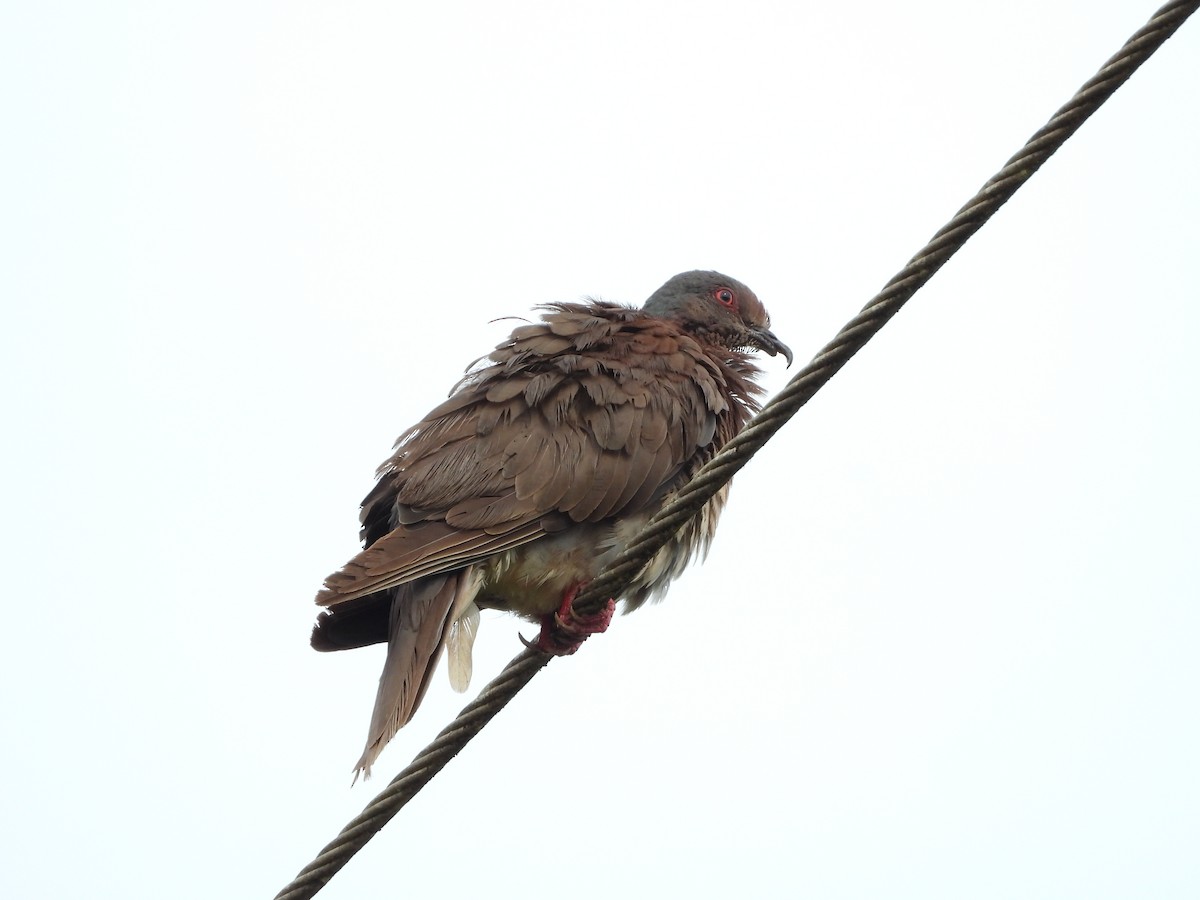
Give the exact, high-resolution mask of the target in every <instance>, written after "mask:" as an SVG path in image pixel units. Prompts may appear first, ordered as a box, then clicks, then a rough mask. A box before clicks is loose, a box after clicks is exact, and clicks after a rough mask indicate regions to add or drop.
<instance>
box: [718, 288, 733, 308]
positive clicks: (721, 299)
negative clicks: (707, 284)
mask: <svg viewBox="0 0 1200 900" xmlns="http://www.w3.org/2000/svg"><path fill="white" fill-rule="evenodd" d="M713 296H714V297H716V298H717V302H718V303H720V304H721V305H722V306H728V307H729V308H730V309H733V307H734V305H735V301H734V298H733V291H731V290H730V289H729V288H717V289H716V290H715V291H713Z"/></svg>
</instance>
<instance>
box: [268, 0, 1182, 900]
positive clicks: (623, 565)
mask: <svg viewBox="0 0 1200 900" xmlns="http://www.w3.org/2000/svg"><path fill="white" fill-rule="evenodd" d="M1197 7H1200V0H1190V2H1175V3H1168V4H1166V5H1165V6H1163V7H1162V8H1161V9H1159V10H1158V12H1156V13H1155V14H1154V15H1153V16H1152V17H1151V19H1150V21H1149V22H1147V23H1146V25H1145V26H1143V27H1142V28H1141V29H1139V30H1138V31H1137V32H1136V33H1135V34H1134V35H1133V36H1132V37H1131V38H1130V39H1129V40H1128V41H1126V42H1125V45H1124V46H1123V47H1122V48H1121V49H1120V51H1118V52H1117V53H1116V54H1115V55H1114V56H1113V57H1112V58H1111V59H1109V60H1108V61H1107V62H1106V63H1105V64H1104V65H1103V66H1101V68H1100V70H1099V72H1097V73H1096V74H1095V75H1094V76H1093V77H1092V78H1091V79H1090V80H1088V81H1087V82H1086V83H1085V84H1084V85H1083V87H1081V88H1080V89H1079V90H1078V91H1077V92H1076V94H1075V96H1074V97H1072V98H1071V100H1070V102H1068V103H1067V104H1066V105H1065V106H1063V107H1062V108H1061V109H1060V110H1058V112H1056V113H1055V114H1054V115H1053V116H1052V117H1051V118H1050V121H1049V122H1047V123H1046V125H1045V126H1043V127H1042V128H1041V130H1039V131H1038V132H1037V133H1036V134H1034V135H1033V137H1031V138H1030V139H1029V140H1028V141H1027V142H1026V144H1025V146H1024V147H1022V148H1021V150H1020V151H1019V152H1018V153H1017V154H1016V155H1014V156H1013V157H1012V158H1011V159H1010V160H1009V161H1008V162H1007V163H1005V165H1004V167H1003V168H1002V169H1001V170H1000V171H999V172H997V173H996V174H995V175H994V176H992V178H991V179H989V180H988V182H987V183H986V184H984V186H983V187H982V188H980V190H979V192H978V193H977V194H976V195H975V196H974V197H972V198H971V199H970V200H969V201H968V202H967V203H966V204H965V205H964V206H963V207H962V209H960V210H959V211H958V212H957V213H956V214H955V215H954V217H953V218H952V219H951V220H950V221H949V222H948V223H946V225H945V226H944V227H943V228H942V229H941V230H940V231H938V233H937V234H935V235H934V236H933V237H932V238H931V239H930V241H929V243H928V244H926V245H925V247H923V248H922V249H921V250H920V251H919V252H918V253H917V254H916V256H914V257H913V258H912V259H910V260H909V261H908V264H907V265H905V267H904V268H903V269H901V270H900V272H898V273H897V274H896V275H895V276H894V277H893V278H892V279H891V280H890V281H888V283H887V284H886V285H885V286H884V288H883V290H882V291H881V292H880V293H879V294H878V295H877V296H876V297H875V298H874V299H872V300H871V302H869V303H868V304H867V305H866V306H865V307H863V309H862V310H861V311H860V312H859V314H858V315H856V316H855V317H854V318H853V319H851V320H850V321H849V322H848V323H846V325H845V326H844V327H843V328H842V329H841V331H839V332H838V333H837V335H836V336H835V337H834V338H833V340H832V341H830V342H829V343H828V344H826V345H825V347H824V348H823V349H822V350H821V351H820V352H819V353H818V354H817V355H816V356H815V357H813V359H812V361H811V362H809V364H808V365H807V366H805V367H804V368H803V369H802V370H801V371H800V372H798V373H797V374H796V375H795V377H793V378H792V380H791V381H789V382H788V384H787V386H786V387H784V389H783V390H782V391H780V392H779V394H777V395H776V396H775V397H774V398H772V399H771V401H770V402H769V403H767V404H766V405H765V406H764V407H763V409H762V411H761V412H759V414H758V415H756V416H755V417H754V418H753V419H752V420H751V421H750V422H749V423H748V424H747V426H746V428H744V429H743V430H742V431H741V432H739V433H738V434H737V435H736V436H735V437H734V438H733V439H732V440H730V441H729V442H728V443H727V444H726V445H725V446H724V447H723V448H722V449H721V451H720V452H719V453H717V454H716V455H715V456H714V457H713V458H712V459H711V460H710V461H709V462H708V463H707V464H706V465H705V466H704V467H703V468H701V469H700V471H699V472H697V473H696V476H695V477H694V478H693V479H692V480H691V481H689V482H688V483H687V484H686V485H684V487H683V488H681V489H680V491H679V492H678V493H677V494H676V495H675V497H674V498H673V499H672V500H671V502H670V503H668V504H667V505H666V506H665V507H663V509H661V510H660V511H659V512H658V513H657V514H655V516H654V517H653V518H652V519H651V520H650V521H649V522H648V523H647V525H646V527H645V528H644V529H643V530H642V532H641V533H640V534H639V535H638V536H637V537H636V538H635V539H634V541H633V542H632V543H631V544H630V545H629V547H627V548H626V549H625V551H624V552H622V553H621V554H620V555H619V556H618V557H617V558H616V559H615V560H614V561H613V564H612V565H611V566H609V568H608V570H607V571H606V572H604V573H603V574H602V575H600V576H599V577H597V578H596V579H594V580H593V581H592V582H591V583H590V584H588V585H587V587H586V588H584V590H582V591H581V592H580V593H579V596H578V597H576V599H575V608H576V609H577V610H578V611H579V612H581V613H584V614H589V613H595V612H598V611H599V609H600V607H601V606H602V605H603V604H605V603H606V602H607V601H608V598H610V597H617V596H620V594H621V592H622V591H623V590H624V589H625V587H626V586H627V585H628V584H629V582H630V581H631V580H632V579H633V577H634V576H636V575H637V574H638V572H640V571H641V569H642V567H643V566H645V564H646V563H647V562H648V561H649V560H650V558H651V557H652V556H653V555H654V554H655V553H656V552H658V550H659V549H660V548H661V547H662V546H663V545H664V544H665V543H666V542H667V541H668V540H669V539H670V538H671V536H672V535H673V534H675V532H676V531H678V530H679V528H680V527H681V526H682V525H683V524H684V523H685V522H686V521H687V520H688V519H689V518H690V517H691V516H693V515H695V513H696V512H697V511H698V510H699V509H700V508H701V507H702V506H703V505H704V504H705V503H706V502H707V501H708V500H709V498H711V497H712V496H713V494H715V493H716V492H717V490H719V489H720V487H721V485H723V484H725V483H726V482H727V481H728V480H729V479H730V478H732V477H733V475H734V474H735V473H736V472H737V471H738V470H740V469H741V468H742V467H743V466H744V465H746V463H747V462H749V461H750V458H751V457H752V456H753V455H754V454H755V453H756V452H757V451H758V450H759V448H761V447H762V446H763V445H764V444H765V443H766V442H767V441H768V440H770V439H771V437H772V436H773V435H774V434H775V432H777V431H778V430H779V429H780V428H782V427H783V425H784V423H786V422H787V421H788V420H789V419H790V418H791V417H792V416H794V415H795V414H796V412H797V411H799V409H800V407H802V406H804V404H805V403H807V402H808V401H809V400H810V399H811V398H812V397H813V395H815V394H816V392H817V391H818V390H820V389H821V387H822V386H824V385H825V384H826V382H828V381H829V379H830V378H832V377H833V376H834V375H835V374H836V373H837V372H838V370H839V369H841V368H842V366H844V365H845V364H846V363H847V362H848V361H849V360H850V358H851V357H852V356H854V354H855V353H857V352H858V351H859V350H860V349H862V347H863V346H864V345H865V344H866V343H867V341H869V340H870V339H871V338H872V337H873V336H874V335H875V334H876V332H878V331H879V329H881V328H882V327H883V326H884V325H885V324H887V322H888V320H890V319H891V318H892V316H894V315H895V314H896V313H897V312H899V310H900V308H901V307H902V306H903V305H904V304H905V303H906V302H907V301H908V299H909V298H910V297H912V295H913V294H914V293H916V292H917V290H919V289H920V288H921V287H923V286H924V285H925V283H926V282H928V281H929V279H930V278H932V277H933V275H934V274H935V273H936V272H937V271H938V269H940V268H941V267H942V266H943V265H945V264H946V261H947V260H949V259H950V257H951V256H953V255H954V254H955V253H956V252H958V250H959V249H960V248H961V247H962V246H963V244H965V243H966V242H967V240H968V239H969V238H970V237H971V236H972V235H973V234H975V232H977V231H978V230H979V229H980V228H982V227H983V225H984V223H985V222H987V220H988V219H990V218H991V217H992V215H993V214H994V213H995V212H996V210H998V209H999V208H1000V207H1001V206H1003V205H1004V204H1005V203H1006V202H1007V201H1008V199H1009V198H1010V197H1012V195H1013V194H1015V193H1016V191H1017V190H1018V189H1019V188H1020V187H1021V186H1022V185H1023V184H1025V182H1026V181H1028V180H1029V178H1030V177H1031V176H1032V175H1033V173H1034V172H1036V171H1037V170H1038V169H1039V168H1041V166H1042V164H1043V163H1044V162H1045V161H1046V160H1047V159H1049V158H1050V157H1051V156H1052V155H1053V154H1054V152H1055V151H1056V150H1058V148H1059V147H1061V146H1062V145H1063V143H1064V142H1065V141H1066V140H1067V139H1068V138H1069V137H1071V135H1073V134H1074V133H1075V132H1076V131H1078V130H1079V127H1080V126H1081V125H1082V124H1083V123H1084V122H1085V121H1087V119H1088V118H1089V117H1090V116H1091V114H1092V113H1094V112H1095V111H1096V110H1097V109H1099V107H1100V106H1101V105H1102V104H1103V103H1104V101H1105V100H1107V99H1108V98H1109V97H1110V96H1111V95H1112V93H1113V92H1114V91H1116V90H1117V88H1119V87H1120V86H1121V85H1122V84H1124V83H1125V82H1126V81H1127V80H1128V79H1129V77H1130V76H1131V75H1132V74H1133V73H1134V72H1135V71H1137V69H1138V67H1139V66H1141V64H1142V63H1143V62H1145V61H1146V59H1148V58H1149V57H1150V56H1151V54H1153V53H1154V51H1155V50H1157V49H1158V48H1159V47H1160V46H1161V45H1162V44H1163V42H1165V41H1166V40H1167V39H1168V38H1169V37H1170V36H1171V35H1173V34H1174V33H1175V32H1176V31H1177V30H1178V28H1179V27H1180V26H1181V25H1182V24H1183V23H1184V22H1185V21H1186V20H1187V18H1188V17H1189V16H1190V15H1191V14H1192V13H1194V12H1195V11H1196V9H1197ZM552 658H553V657H551V656H547V655H546V654H543V653H541V652H539V651H536V650H533V649H531V648H526V649H525V650H523V651H522V652H521V653H519V654H518V655H517V656H516V657H515V658H514V659H513V660H512V661H511V662H509V663H508V665H507V666H505V667H504V669H503V670H501V672H500V674H499V675H498V676H497V677H496V678H495V680H493V681H492V682H491V683H489V684H488V685H487V686H486V687H485V688H484V689H483V690H482V691H481V692H480V693H479V696H478V697H476V698H475V699H474V700H472V701H471V702H470V703H469V704H467V706H466V707H464V708H463V710H462V712H460V713H459V714H458V717H457V718H456V719H455V720H454V721H453V722H451V723H450V724H449V725H448V726H446V728H444V729H443V730H442V731H441V733H440V734H438V736H437V738H436V739H434V741H433V743H431V744H430V745H429V746H428V747H426V748H425V749H424V750H422V751H421V753H420V754H418V755H417V757H416V758H415V759H414V760H413V761H412V762H411V763H410V764H409V765H408V766H407V767H406V768H405V769H404V770H403V771H402V772H400V774H399V775H397V776H396V777H395V778H393V779H392V781H391V782H389V784H388V786H387V787H386V788H384V789H383V790H382V791H381V792H380V793H379V794H378V795H377V796H376V797H375V799H373V800H372V801H371V802H370V803H369V804H368V805H367V807H366V808H365V809H364V810H363V811H362V812H361V813H360V814H359V815H358V816H356V817H355V818H354V819H353V820H351V821H350V822H349V823H348V824H347V825H346V827H345V828H343V829H342V830H341V832H340V833H339V834H338V836H337V837H336V838H334V840H333V841H331V842H330V843H329V844H327V845H326V846H325V847H324V848H322V850H321V852H320V853H319V854H318V855H317V857H316V859H314V860H313V861H312V862H310V863H309V864H308V865H307V866H305V867H304V868H303V869H302V870H301V871H300V873H299V874H298V875H297V876H296V878H295V879H294V880H293V881H292V882H291V883H290V884H288V885H287V886H286V887H285V888H284V889H283V890H282V891H280V892H279V893H278V894H276V895H275V900H307V898H310V897H313V896H315V895H316V893H317V892H318V891H320V890H321V888H322V887H324V886H325V885H326V884H327V883H328V882H329V879H330V878H332V877H333V876H334V875H335V874H336V873H337V872H338V871H339V870H340V869H341V868H342V867H343V866H344V865H345V864H346V863H347V862H349V860H350V859H351V858H352V857H353V856H354V854H355V853H357V852H358V851H359V850H361V849H362V848H363V847H364V846H365V845H366V844H367V842H368V841H369V840H370V839H371V838H372V837H373V836H374V835H375V834H376V833H377V832H378V831H379V830H380V829H381V828H383V826H384V825H386V824H387V823H388V822H389V821H390V820H391V819H392V817H393V816H395V815H396V813H398V812H399V811H400V810H401V808H403V807H404V805H405V804H407V803H408V801H409V800H411V799H412V798H413V797H414V796H415V795H416V793H417V792H418V791H419V790H421V788H423V787H424V786H425V785H426V784H427V783H428V782H429V780H430V779H431V778H433V776H434V775H436V774H437V773H438V772H440V771H441V770H442V769H443V768H444V767H445V766H446V764H447V763H448V762H449V761H450V760H451V759H453V758H454V757H455V756H457V755H458V753H459V751H461V750H462V749H463V748H464V747H465V746H466V745H467V743H468V742H469V741H470V740H471V739H472V738H473V737H475V735H476V734H478V733H479V732H480V731H481V730H482V729H483V727H484V726H485V725H486V724H487V723H488V722H490V721H491V720H492V717H493V716H495V715H496V713H498V712H499V711H500V710H501V709H503V708H504V706H505V705H506V704H507V703H508V701H509V700H511V699H512V698H513V697H514V696H516V694H517V692H518V691H520V690H521V688H523V687H524V686H525V685H526V684H528V683H529V682H530V681H531V680H532V679H533V677H534V676H535V675H536V674H537V673H538V672H539V671H541V669H542V668H543V667H544V666H545V665H546V663H548V662H549V661H550V660H551V659H552Z"/></svg>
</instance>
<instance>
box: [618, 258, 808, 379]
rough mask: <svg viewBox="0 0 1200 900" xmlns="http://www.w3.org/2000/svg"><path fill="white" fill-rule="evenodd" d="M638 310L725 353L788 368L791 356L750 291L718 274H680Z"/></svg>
mask: <svg viewBox="0 0 1200 900" xmlns="http://www.w3.org/2000/svg"><path fill="white" fill-rule="evenodd" d="M642 311H643V312H645V313H646V314H648V315H651V316H658V317H660V318H664V319H673V320H675V321H676V322H678V323H679V324H680V326H681V327H682V328H683V329H684V330H685V331H688V332H690V333H692V334H694V335H695V336H696V337H698V338H699V339H701V340H704V341H707V342H708V343H710V344H716V345H718V346H720V347H724V348H725V349H727V350H745V349H746V348H748V347H754V348H756V349H758V350H762V351H763V352H764V353H767V354H770V355H771V356H775V355H776V354H777V353H782V354H783V356H784V359H786V360H787V363H788V365H789V366H790V365H791V364H792V351H791V350H790V349H789V348H788V345H787V344H785V343H784V342H783V341H781V340H779V338H777V337H775V335H774V334H773V333H772V332H771V317H770V316H768V315H767V311H766V309H764V308H763V305H762V303H760V302H759V299H758V297H756V296H754V291H752V290H750V288H748V287H746V285H744V284H742V283H741V282H740V281H738V280H737V279H736V278H730V277H729V276H728V275H722V274H721V273H720V272H704V271H699V270H697V271H694V272H683V273H681V274H679V275H676V276H675V277H674V278H672V279H671V280H670V281H668V282H667V283H666V284H664V285H663V286H662V287H660V288H659V289H658V290H657V291H655V292H654V293H653V294H651V295H650V299H648V300H647V301H646V303H645V305H644V306H643V307H642Z"/></svg>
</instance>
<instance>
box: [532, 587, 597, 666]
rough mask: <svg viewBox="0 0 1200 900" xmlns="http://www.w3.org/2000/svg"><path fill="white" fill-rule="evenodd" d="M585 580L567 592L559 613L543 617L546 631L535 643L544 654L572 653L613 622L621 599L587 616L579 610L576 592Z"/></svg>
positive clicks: (563, 654) (542, 632)
mask: <svg viewBox="0 0 1200 900" xmlns="http://www.w3.org/2000/svg"><path fill="white" fill-rule="evenodd" d="M582 587H583V583H580V584H576V585H573V586H572V587H570V588H569V589H568V590H567V592H566V593H565V594H563V600H562V605H561V606H559V608H558V612H556V613H551V614H549V615H548V616H545V617H544V618H543V619H542V630H541V632H540V633H539V634H538V636H537V640H535V641H534V642H533V646H534V647H536V648H537V649H538V650H541V651H542V652H543V653H551V654H553V655H554V656H570V655H571V654H572V653H574V652H575V651H576V650H578V649H579V648H580V647H582V646H583V642H584V641H586V640H587V639H588V638H589V637H590V636H591V635H593V634H604V632H606V631H608V625H609V623H610V622H612V617H613V613H614V612H615V611H616V609H617V602H616V601H615V600H609V601H608V602H607V603H606V604H604V606H603V607H601V609H600V611H599V612H598V613H596V614H594V615H590V616H583V615H580V614H579V613H577V612H575V607H574V605H573V604H574V602H575V595H576V594H578V593H579V589H580V588H582Z"/></svg>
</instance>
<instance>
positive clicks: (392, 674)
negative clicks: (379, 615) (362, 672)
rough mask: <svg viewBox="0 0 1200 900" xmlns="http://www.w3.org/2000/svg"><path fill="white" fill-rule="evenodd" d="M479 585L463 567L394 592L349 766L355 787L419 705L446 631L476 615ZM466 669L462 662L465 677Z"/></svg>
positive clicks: (472, 569)
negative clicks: (367, 716)
mask: <svg viewBox="0 0 1200 900" xmlns="http://www.w3.org/2000/svg"><path fill="white" fill-rule="evenodd" d="M480 580H481V578H480V575H479V574H477V573H476V571H475V567H474V566H467V567H466V568H465V569H458V570H456V571H453V572H446V573H443V574H440V575H432V576H429V577H428V578H419V579H417V580H416V581H412V582H409V583H408V584H403V585H400V586H399V587H398V588H396V589H395V592H396V593H395V597H394V599H393V600H392V608H391V614H390V619H389V623H388V652H387V659H386V660H385V661H384V664H383V672H382V674H381V675H380V676H379V691H378V692H377V693H376V695H375V709H374V711H373V712H372V714H371V727H370V730H369V731H368V733H367V745H366V747H365V749H364V750H363V754H362V757H361V758H360V759H359V760H358V762H357V763H356V764H355V766H354V769H355V775H354V778H355V780H356V781H357V780H358V776H359V775H362V776H363V777H364V778H367V777H370V775H371V765H372V764H373V763H374V762H375V760H376V758H377V757H378V756H379V754H380V752H381V751H382V750H383V748H384V746H386V745H387V742H388V741H390V740H391V739H392V737H393V736H394V735H395V734H396V732H397V731H399V730H400V729H401V728H402V727H404V725H405V724H407V722H408V720H409V719H411V718H412V717H413V713H415V712H416V711H417V707H418V706H420V705H421V699H422V698H423V697H424V696H425V691H426V690H428V688H429V682H430V679H431V678H432V676H433V671H434V669H436V668H437V663H438V660H439V659H440V658H441V655H442V648H443V647H445V646H446V640H447V638H448V636H449V634H450V632H451V626H452V625H453V624H454V623H456V622H457V621H458V620H459V619H460V618H463V617H466V616H470V614H471V612H475V614H476V615H478V612H477V608H476V606H475V603H474V600H475V595H476V593H478V591H479V584H480ZM467 652H468V653H469V652H470V648H469V646H468V648H467ZM469 666H470V662H469V661H468V662H467V667H468V671H469ZM468 677H469V676H468ZM456 686H457V685H456Z"/></svg>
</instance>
